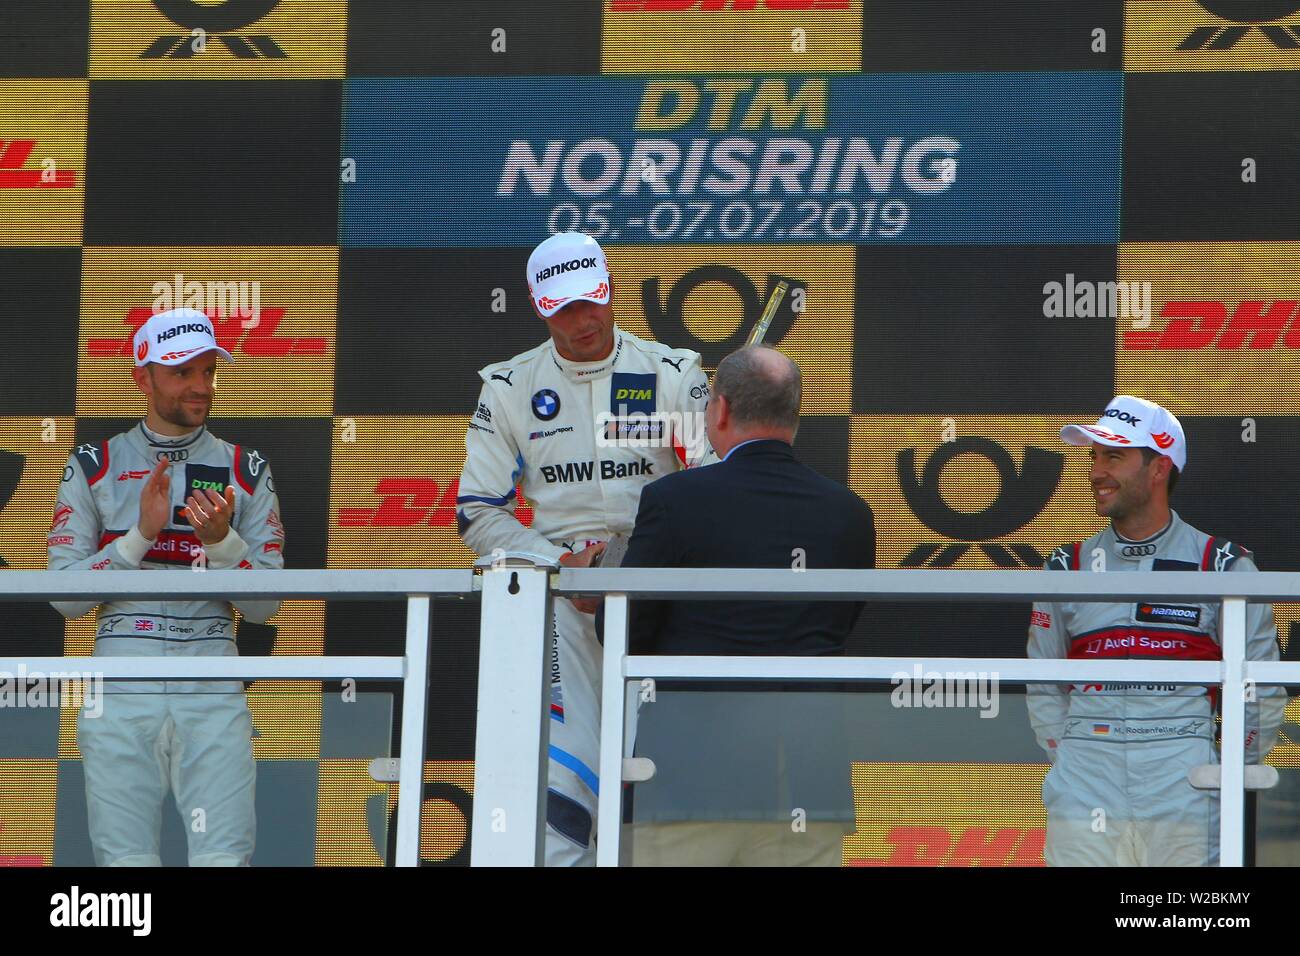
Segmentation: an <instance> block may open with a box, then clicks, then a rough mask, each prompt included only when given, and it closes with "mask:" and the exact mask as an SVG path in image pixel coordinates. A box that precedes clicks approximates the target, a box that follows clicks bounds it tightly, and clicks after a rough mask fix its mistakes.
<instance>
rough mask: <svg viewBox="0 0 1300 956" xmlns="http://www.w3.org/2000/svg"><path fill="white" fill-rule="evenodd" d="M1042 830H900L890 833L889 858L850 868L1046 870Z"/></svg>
mask: <svg viewBox="0 0 1300 956" xmlns="http://www.w3.org/2000/svg"><path fill="white" fill-rule="evenodd" d="M1045 838H1046V831H1045V830H1044V829H1043V828H1042V827H1024V828H1022V827H966V828H960V827H933V826H899V827H893V828H891V829H890V831H889V833H888V834H887V836H886V842H887V843H888V844H889V847H890V848H891V849H890V850H889V856H887V857H883V858H882V857H867V858H860V859H856V860H850V861H849V865H850V866H1043V865H1044V863H1043V843H1044V841H1045Z"/></svg>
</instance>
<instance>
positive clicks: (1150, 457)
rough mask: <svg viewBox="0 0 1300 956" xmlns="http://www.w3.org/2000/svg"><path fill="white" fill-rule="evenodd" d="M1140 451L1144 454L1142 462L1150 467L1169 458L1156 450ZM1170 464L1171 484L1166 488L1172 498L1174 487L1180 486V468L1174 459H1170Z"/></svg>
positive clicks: (1144, 449) (1140, 449) (1143, 449)
mask: <svg viewBox="0 0 1300 956" xmlns="http://www.w3.org/2000/svg"><path fill="white" fill-rule="evenodd" d="M1138 451H1140V452H1142V460H1143V461H1144V462H1146V464H1148V465H1149V464H1151V463H1152V462H1153V461H1155V460H1156V459H1157V458H1164V457H1167V456H1165V455H1162V454H1160V452H1158V451H1156V450H1155V449H1154V448H1139V449H1138ZM1169 464H1170V468H1169V484H1168V485H1166V486H1165V490H1166V491H1167V492H1168V493H1169V494H1170V495H1171V496H1172V495H1173V493H1174V486H1175V485H1177V484H1178V466H1177V465H1175V464H1174V463H1173V459H1170V461H1169Z"/></svg>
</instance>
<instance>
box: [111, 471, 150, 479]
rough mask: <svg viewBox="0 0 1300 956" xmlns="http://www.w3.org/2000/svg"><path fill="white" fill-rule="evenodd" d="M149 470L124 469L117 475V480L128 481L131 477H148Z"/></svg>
mask: <svg viewBox="0 0 1300 956" xmlns="http://www.w3.org/2000/svg"><path fill="white" fill-rule="evenodd" d="M148 477H149V472H148V471H147V470H146V471H124V472H122V473H121V474H120V475H118V476H117V480H118V481H130V480H131V479H133V478H148Z"/></svg>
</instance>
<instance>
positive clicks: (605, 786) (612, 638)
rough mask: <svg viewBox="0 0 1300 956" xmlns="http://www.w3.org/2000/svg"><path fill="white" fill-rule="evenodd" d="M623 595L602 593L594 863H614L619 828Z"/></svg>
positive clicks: (624, 640)
mask: <svg viewBox="0 0 1300 956" xmlns="http://www.w3.org/2000/svg"><path fill="white" fill-rule="evenodd" d="M627 624H628V600H627V595H626V594H607V595H605V651H604V653H605V657H604V664H603V665H602V666H603V671H602V675H601V689H600V798H599V800H600V802H599V803H598V804H597V807H598V809H597V812H596V816H597V821H596V865H597V866H618V844H619V838H620V836H621V835H622V831H623V737H624V734H625V733H626V730H627V728H626V727H625V726H624V724H623V717H624V713H623V707H624V700H625V698H624V690H625V688H624V686H623V659H624V658H625V657H626V656H627Z"/></svg>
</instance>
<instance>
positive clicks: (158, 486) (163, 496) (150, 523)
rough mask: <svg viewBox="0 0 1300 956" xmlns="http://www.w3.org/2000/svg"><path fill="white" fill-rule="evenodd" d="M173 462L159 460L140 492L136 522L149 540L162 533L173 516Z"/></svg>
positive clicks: (142, 533)
mask: <svg viewBox="0 0 1300 956" xmlns="http://www.w3.org/2000/svg"><path fill="white" fill-rule="evenodd" d="M171 464H172V463H171V462H170V461H169V460H168V459H166V458H164V459H162V461H160V462H158V464H157V465H155V466H154V470H153V472H152V473H151V474H150V475H149V480H148V481H146V482H145V484H144V490H143V491H141V492H140V520H139V521H138V522H136V524H137V526H138V527H139V529H140V534H141V535H143V536H144V537H145V539H147V540H149V541H152V540H154V539H155V538H157V537H158V535H159V534H161V533H162V529H163V528H164V527H165V526H166V524H167V522H168V520H169V519H170V518H171V512H172V496H171V475H170V474H169V471H170V469H171Z"/></svg>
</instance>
